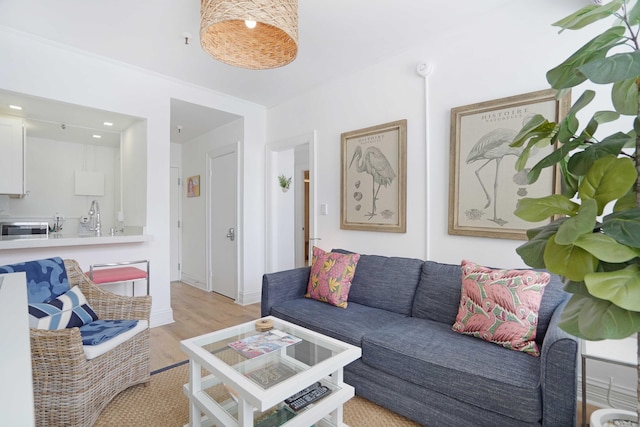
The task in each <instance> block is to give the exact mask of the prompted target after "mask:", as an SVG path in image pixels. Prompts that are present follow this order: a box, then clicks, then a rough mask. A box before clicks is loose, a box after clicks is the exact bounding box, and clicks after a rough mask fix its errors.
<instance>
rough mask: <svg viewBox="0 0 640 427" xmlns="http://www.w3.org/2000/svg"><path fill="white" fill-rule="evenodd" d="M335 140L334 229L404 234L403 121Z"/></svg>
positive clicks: (404, 166)
mask: <svg viewBox="0 0 640 427" xmlns="http://www.w3.org/2000/svg"><path fill="white" fill-rule="evenodd" d="M340 139H341V165H342V167H341V175H340V199H341V206H340V228H341V229H343V230H362V231H383V232H392V233H406V203H407V201H406V199H407V193H406V191H407V190H406V180H407V120H406V119H404V120H397V121H394V122H389V123H384V124H381V125H377V126H373V127H368V128H364V129H358V130H354V131H350V132H344V133H342V134H341V135H340Z"/></svg>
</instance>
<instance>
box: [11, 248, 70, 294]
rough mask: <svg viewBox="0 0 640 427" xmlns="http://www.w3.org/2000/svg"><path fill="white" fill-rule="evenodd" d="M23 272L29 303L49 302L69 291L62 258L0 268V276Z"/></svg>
mask: <svg viewBox="0 0 640 427" xmlns="http://www.w3.org/2000/svg"><path fill="white" fill-rule="evenodd" d="M20 272H25V273H26V276H27V299H28V302H29V303H39V302H47V301H50V300H52V299H54V298H56V297H57V296H60V295H62V294H64V293H65V292H67V291H68V290H69V288H70V287H69V280H68V279H67V270H66V269H65V268H64V262H63V261H62V258H58V257H56V258H48V259H39V260H36V261H27V262H21V263H17V264H11V265H3V266H0V274H3V273H20Z"/></svg>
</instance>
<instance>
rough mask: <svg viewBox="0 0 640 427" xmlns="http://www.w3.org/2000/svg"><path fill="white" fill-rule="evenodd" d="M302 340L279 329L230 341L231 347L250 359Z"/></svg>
mask: <svg viewBox="0 0 640 427" xmlns="http://www.w3.org/2000/svg"><path fill="white" fill-rule="evenodd" d="M300 341H302V340H301V339H300V338H298V337H294V336H293V335H289V334H287V333H285V332H282V331H279V330H277V329H272V330H270V331H268V332H262V333H260V334H257V335H252V336H250V337H247V338H243V339H241V340H238V341H234V342H231V343H229V347H231V348H232V349H234V350H236V351H238V352H240V353H241V354H242V355H244V356H245V357H247V358H249V359H253V358H254V357H258V356H262V355H263V354H268V353H271V352H272V351H276V350H279V349H281V348H284V347H288V346H290V345H292V344H296V343H299V342H300Z"/></svg>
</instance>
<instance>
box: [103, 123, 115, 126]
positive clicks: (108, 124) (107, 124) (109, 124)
mask: <svg viewBox="0 0 640 427" xmlns="http://www.w3.org/2000/svg"><path fill="white" fill-rule="evenodd" d="M103 125H105V126H113V123H111V122H104V123H103Z"/></svg>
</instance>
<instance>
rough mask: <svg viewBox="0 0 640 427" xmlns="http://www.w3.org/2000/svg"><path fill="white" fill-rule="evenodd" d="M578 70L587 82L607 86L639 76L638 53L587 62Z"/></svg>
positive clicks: (639, 55) (639, 60)
mask: <svg viewBox="0 0 640 427" xmlns="http://www.w3.org/2000/svg"><path fill="white" fill-rule="evenodd" d="M578 70H580V72H581V73H582V74H584V75H585V76H586V77H587V78H588V79H589V80H591V81H592V82H594V83H598V84H609V83H614V82H619V81H621V80H626V79H632V78H635V77H638V76H640V51H637V50H634V51H633V52H625V53H617V54H615V55H611V56H609V57H607V58H603V59H600V60H597V61H591V62H587V63H585V64H583V65H581V66H580V67H578Z"/></svg>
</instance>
